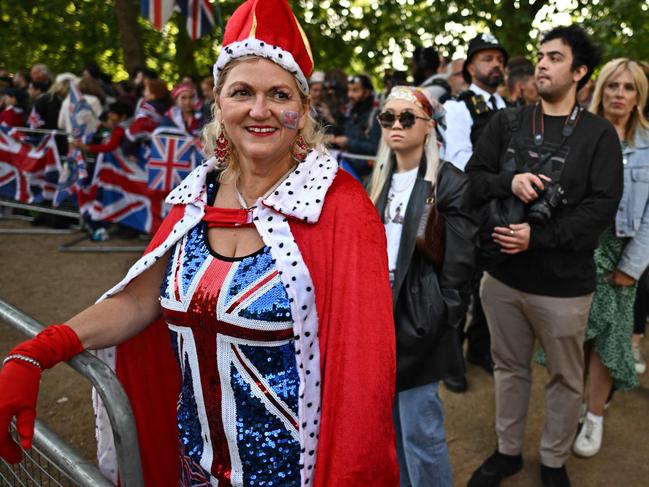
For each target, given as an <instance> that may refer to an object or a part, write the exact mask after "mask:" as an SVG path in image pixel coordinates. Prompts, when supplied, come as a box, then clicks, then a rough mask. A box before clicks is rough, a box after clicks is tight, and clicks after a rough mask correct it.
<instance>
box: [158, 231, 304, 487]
mask: <svg viewBox="0 0 649 487" xmlns="http://www.w3.org/2000/svg"><path fill="white" fill-rule="evenodd" d="M206 233H207V229H206V226H205V224H204V223H200V224H198V225H197V226H196V227H194V228H193V229H192V230H191V231H190V232H189V233H188V234H187V235H186V236H185V237H184V238H183V239H182V240H180V241H179V242H178V244H176V246H175V248H174V249H173V251H172V253H171V258H170V261H169V265H168V267H167V273H166V275H165V279H164V281H163V284H162V289H161V304H162V309H163V316H164V319H165V321H166V322H167V324H168V327H169V331H170V334H171V339H172V344H173V348H174V350H175V353H176V358H177V359H178V363H179V365H180V370H181V373H182V388H181V391H180V396H179V398H178V433H179V441H180V456H181V479H180V485H183V486H190V485H191V486H203V485H206V486H207V485H218V486H230V485H232V486H272V485H275V486H299V485H300V470H299V460H300V446H299V445H300V443H299V437H298V401H297V400H298V388H299V377H298V373H297V368H296V361H295V351H294V347H293V328H292V324H293V320H292V317H291V308H290V303H289V298H288V296H287V294H286V291H285V289H284V286H283V284H282V283H281V281H280V279H279V274H278V271H277V269H276V268H275V265H274V263H273V260H272V257H271V254H270V252H269V249H268V247H264V248H262V249H261V250H259V251H258V252H256V253H254V254H252V255H250V256H247V257H244V258H241V259H227V258H225V257H221V256H218V255H217V254H215V253H214V252H213V251H212V250H211V249H210V247H209V244H208V242H207V234H206Z"/></svg>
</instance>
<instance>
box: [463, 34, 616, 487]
mask: <svg viewBox="0 0 649 487" xmlns="http://www.w3.org/2000/svg"><path fill="white" fill-rule="evenodd" d="M598 61H599V55H598V51H597V49H596V47H595V46H594V45H593V44H592V41H591V40H590V39H589V38H588V36H587V35H586V34H585V32H584V31H583V30H582V29H580V28H579V27H577V26H574V25H573V26H569V27H557V28H555V29H553V30H551V31H550V32H548V33H547V34H546V35H545V36H544V37H543V38H542V40H541V44H540V47H539V53H538V64H537V66H536V69H535V79H536V83H537V86H538V90H539V95H540V97H541V100H540V102H539V103H537V104H536V105H532V106H525V107H520V108H512V109H507V110H503V111H500V112H498V113H496V114H495V115H494V116H493V118H492V119H491V121H490V122H489V124H488V125H487V127H486V129H485V131H484V133H483V134H482V136H481V137H480V140H479V141H478V144H477V146H476V148H475V151H474V154H473V156H472V158H471V160H470V161H469V163H468V165H467V168H466V172H467V173H468V175H469V179H470V196H471V198H472V200H473V202H474V204H478V205H479V206H480V209H481V210H482V211H483V212H484V215H483V221H489V222H490V224H489V228H485V229H484V230H483V232H482V233H483V235H482V244H483V245H482V249H481V251H482V252H484V254H485V256H486V257H487V262H486V267H487V271H488V273H487V275H486V276H485V278H484V280H483V282H482V286H481V293H480V294H481V299H482V303H483V307H484V311H485V314H486V316H487V321H488V324H489V329H490V332H491V351H492V356H493V359H494V362H495V372H494V378H495V392H496V434H497V436H498V449H497V450H496V452H495V453H494V454H493V455H491V456H490V457H489V458H488V459H487V460H486V461H485V462H484V463H483V464H482V465H481V466H480V467H479V468H478V469H477V470H476V471H475V472H474V474H473V476H472V478H471V480H470V481H469V487H486V486H496V485H499V483H500V481H501V480H502V479H503V478H505V477H507V476H509V475H513V474H515V473H516V472H518V471H519V470H521V468H522V465H523V459H522V455H521V452H522V447H523V437H524V432H525V422H526V419H527V410H528V402H529V397H530V389H531V379H532V371H531V360H532V354H533V351H534V342H535V339H537V340H538V341H539V342H540V344H541V346H542V347H543V348H544V350H545V352H546V355H547V367H548V372H549V380H548V383H547V385H546V388H545V403H546V424H545V429H544V431H543V435H542V438H541V445H540V456H541V479H542V481H543V485H544V486H546V487H549V486H569V485H570V481H569V478H568V475H567V472H566V469H565V466H564V464H565V462H566V460H567V458H568V456H569V455H570V447H571V443H572V440H573V438H574V435H575V432H576V429H577V425H578V420H579V408H580V405H581V400H582V391H583V371H584V352H583V339H584V332H585V328H586V323H587V319H588V314H589V310H590V303H591V298H592V293H593V291H594V290H595V264H594V261H593V251H594V249H595V248H596V246H597V242H598V239H599V236H600V234H601V233H602V232H603V231H604V230H605V229H606V227H607V226H609V225H611V224H612V223H613V222H614V216H615V212H616V210H617V206H618V202H619V200H620V198H621V196H622V154H621V150H620V143H619V140H618V138H617V136H616V133H615V130H614V129H613V126H612V125H611V124H610V123H608V122H607V121H606V120H604V119H603V118H600V117H597V116H595V115H593V114H591V113H589V112H588V111H586V110H584V109H582V108H581V107H580V106H579V105H578V104H577V98H576V95H577V91H578V89H579V88H580V87H581V86H583V85H584V84H585V83H586V82H587V81H588V79H589V78H590V76H591V74H592V71H593V69H594V68H595V66H596V65H597V63H598ZM489 244H490V245H491V248H489ZM490 250H491V252H490Z"/></svg>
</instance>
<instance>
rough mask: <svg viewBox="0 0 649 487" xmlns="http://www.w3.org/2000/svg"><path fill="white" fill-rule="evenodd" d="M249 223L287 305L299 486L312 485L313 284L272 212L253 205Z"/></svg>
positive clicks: (280, 218) (316, 378) (315, 399)
mask: <svg viewBox="0 0 649 487" xmlns="http://www.w3.org/2000/svg"><path fill="white" fill-rule="evenodd" d="M253 222H254V223H255V226H256V228H257V231H258V232H259V235H260V236H261V238H262V240H263V241H264V243H265V244H266V245H267V246H268V247H269V248H270V252H271V255H272V256H273V259H274V260H275V265H276V266H277V269H278V271H279V272H280V279H281V280H282V283H283V284H284V287H285V289H286V292H287V294H288V296H289V301H290V302H291V312H292V315H293V334H294V338H295V360H296V362H297V367H298V369H297V370H298V375H299V377H300V388H299V397H298V417H299V423H300V424H299V426H300V431H299V433H300V446H301V451H300V465H301V466H303V467H302V469H301V479H302V486H303V487H306V486H309V485H313V474H314V467H315V460H316V451H317V448H318V433H319V431H320V347H319V345H318V313H317V310H316V306H315V293H314V289H313V281H312V280H311V275H310V274H309V270H308V269H307V267H306V264H305V263H304V259H303V258H302V254H301V252H300V249H299V248H298V246H297V244H296V243H295V239H294V238H293V234H292V233H291V228H290V226H289V223H288V219H287V218H286V217H285V216H284V215H281V214H278V213H277V212H275V211H274V210H273V209H271V208H268V207H266V206H264V205H257V208H256V209H255V210H254V213H253Z"/></svg>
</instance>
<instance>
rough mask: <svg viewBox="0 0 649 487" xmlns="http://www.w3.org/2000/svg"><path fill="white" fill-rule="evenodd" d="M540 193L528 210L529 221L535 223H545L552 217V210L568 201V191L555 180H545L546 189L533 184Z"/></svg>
mask: <svg viewBox="0 0 649 487" xmlns="http://www.w3.org/2000/svg"><path fill="white" fill-rule="evenodd" d="M532 187H533V188H534V191H536V193H537V194H538V195H539V197H538V199H536V200H535V201H534V202H532V203H531V204H530V205H529V207H528V210H527V221H528V222H529V223H532V224H534V225H545V224H546V223H547V222H549V221H550V218H552V211H553V210H554V209H555V208H558V207H559V206H561V205H563V204H565V203H566V200H565V198H564V196H565V194H566V192H565V191H564V189H563V188H562V187H561V184H559V183H558V182H555V181H544V189H540V188H538V187H536V186H535V185H532Z"/></svg>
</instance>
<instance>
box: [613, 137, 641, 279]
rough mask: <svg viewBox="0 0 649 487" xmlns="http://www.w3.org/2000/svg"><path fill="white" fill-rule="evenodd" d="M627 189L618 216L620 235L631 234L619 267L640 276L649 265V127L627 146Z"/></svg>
mask: <svg viewBox="0 0 649 487" xmlns="http://www.w3.org/2000/svg"><path fill="white" fill-rule="evenodd" d="M623 155H624V193H623V195H622V200H621V201H620V206H619V207H618V210H617V215H616V217H615V230H616V233H617V236H618V237H623V238H631V240H630V241H629V243H628V244H627V246H626V247H625V249H624V252H623V254H622V258H621V259H620V262H618V264H617V268H618V269H619V270H621V271H622V272H624V273H625V274H628V275H629V276H631V277H633V278H634V279H638V278H639V277H640V275H641V274H642V273H643V272H644V270H645V269H646V268H647V265H649V130H645V129H640V130H638V132H637V133H636V136H635V140H634V144H633V146H628V147H627V148H626V149H624V153H623Z"/></svg>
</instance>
